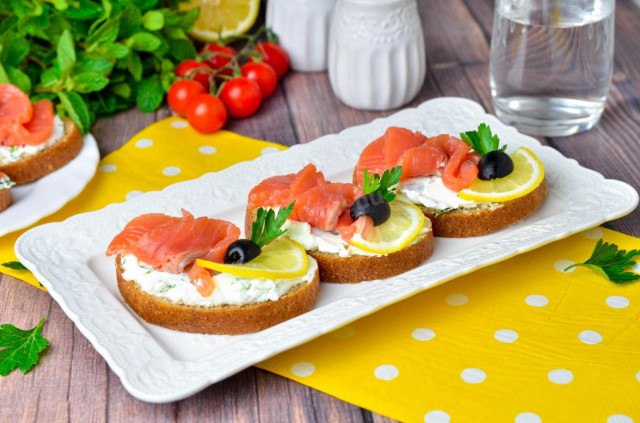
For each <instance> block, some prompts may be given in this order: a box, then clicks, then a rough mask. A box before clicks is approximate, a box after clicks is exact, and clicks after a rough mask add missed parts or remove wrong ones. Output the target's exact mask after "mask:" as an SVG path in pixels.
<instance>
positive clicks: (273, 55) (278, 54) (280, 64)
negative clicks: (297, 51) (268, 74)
mask: <svg viewBox="0 0 640 423" xmlns="http://www.w3.org/2000/svg"><path fill="white" fill-rule="evenodd" d="M253 49H254V50H255V51H257V52H258V53H260V54H261V55H262V61H263V62H265V63H267V64H269V65H270V66H271V67H272V68H273V70H274V71H276V75H278V78H280V77H281V76H282V75H284V74H285V73H287V69H289V55H287V52H286V51H284V49H283V48H282V47H280V46H279V45H277V44H274V43H269V42H264V43H259V44H256V46H255V47H254V48H253Z"/></svg>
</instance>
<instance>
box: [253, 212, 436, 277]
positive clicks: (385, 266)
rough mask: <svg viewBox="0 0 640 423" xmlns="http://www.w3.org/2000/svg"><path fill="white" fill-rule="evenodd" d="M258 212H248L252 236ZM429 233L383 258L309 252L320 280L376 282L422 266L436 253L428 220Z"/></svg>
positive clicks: (426, 223)
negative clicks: (317, 269) (252, 228)
mask: <svg viewBox="0 0 640 423" xmlns="http://www.w3.org/2000/svg"><path fill="white" fill-rule="evenodd" d="M256 213H257V209H254V210H247V212H246V215H245V227H244V230H245V232H244V233H245V234H250V233H251V223H253V221H254V220H255V218H256ZM425 226H427V227H428V231H427V232H426V233H424V234H422V235H421V236H420V238H419V239H418V241H417V242H415V243H413V244H410V245H409V246H407V247H405V248H404V249H402V250H400V251H396V252H394V253H391V254H387V255H383V256H364V255H352V256H349V257H340V256H339V255H338V254H333V253H323V252H320V251H318V250H315V251H314V250H311V251H307V254H309V255H310V256H311V257H313V258H314V259H316V261H317V262H318V268H319V269H320V280H321V281H322V282H333V283H356V282H362V281H370V280H374V279H386V278H389V277H391V276H396V275H399V274H401V273H404V272H408V271H409V270H411V269H414V268H416V267H418V266H419V265H421V264H422V263H423V262H424V261H425V260H426V259H428V258H429V257H430V256H431V254H432V253H433V231H432V230H431V222H429V220H428V219H425Z"/></svg>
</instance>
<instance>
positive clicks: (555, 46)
mask: <svg viewBox="0 0 640 423" xmlns="http://www.w3.org/2000/svg"><path fill="white" fill-rule="evenodd" d="M614 9H615V0H496V3H495V13H494V18H493V34H492V37H491V59H490V66H489V68H490V69H489V75H490V76H489V78H490V84H491V96H492V97H493V104H494V107H495V110H496V114H497V115H498V117H499V118H500V119H501V120H502V121H504V122H506V123H508V124H510V125H513V126H515V127H516V128H518V129H519V130H520V131H521V132H525V133H527V134H532V135H541V136H552V137H558V136H566V135H571V134H575V133H577V132H581V131H586V130H587V129H590V128H591V127H592V126H593V125H595V124H596V123H597V122H598V119H600V115H601V114H602V111H603V110H604V104H605V100H606V97H607V93H608V91H609V86H610V84H611V75H612V73H613V26H614Z"/></svg>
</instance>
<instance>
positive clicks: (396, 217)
mask: <svg viewBox="0 0 640 423" xmlns="http://www.w3.org/2000/svg"><path fill="white" fill-rule="evenodd" d="M389 206H390V207H391V216H390V217H389V219H388V220H387V221H386V222H384V223H383V224H381V225H378V226H374V227H373V230H372V232H371V233H369V234H367V235H366V238H367V239H365V238H363V237H362V235H361V234H360V233H356V234H355V235H354V236H353V238H351V241H350V243H351V245H354V246H356V247H358V248H360V249H361V250H364V251H368V252H370V253H375V254H389V253H393V252H395V251H400V250H402V249H403V248H404V247H406V246H407V245H409V244H410V243H411V242H412V241H413V240H414V239H416V237H417V236H418V235H420V231H422V228H423V227H424V214H423V213H422V210H420V209H419V208H418V207H416V206H414V205H413V204H408V203H404V202H402V201H398V200H395V201H392V202H391V203H389Z"/></svg>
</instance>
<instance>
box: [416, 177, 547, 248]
mask: <svg viewBox="0 0 640 423" xmlns="http://www.w3.org/2000/svg"><path fill="white" fill-rule="evenodd" d="M546 195H547V181H546V179H543V180H542V182H541V183H540V185H538V187H537V188H536V189H534V190H533V191H531V192H530V193H529V194H527V195H525V196H522V197H519V198H516V199H513V200H510V201H505V202H504V203H499V204H500V205H498V206H497V207H487V206H486V203H484V204H483V205H482V206H480V207H477V208H459V209H455V210H452V211H450V212H446V213H442V214H439V215H437V216H436V210H434V209H429V208H426V207H420V208H421V209H422V212H423V213H424V214H425V216H427V217H428V218H429V220H431V223H432V224H433V234H434V235H435V236H441V237H444V238H467V237H472V236H482V235H487V234H490V233H492V232H495V231H497V230H500V229H502V228H504V227H505V226H508V225H510V224H512V223H515V222H517V221H519V220H520V219H523V218H524V217H526V216H527V215H529V214H530V213H531V212H532V211H534V210H535V209H536V208H537V207H538V206H539V205H540V203H542V200H544V197H545V196H546ZM418 206H420V205H418Z"/></svg>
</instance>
